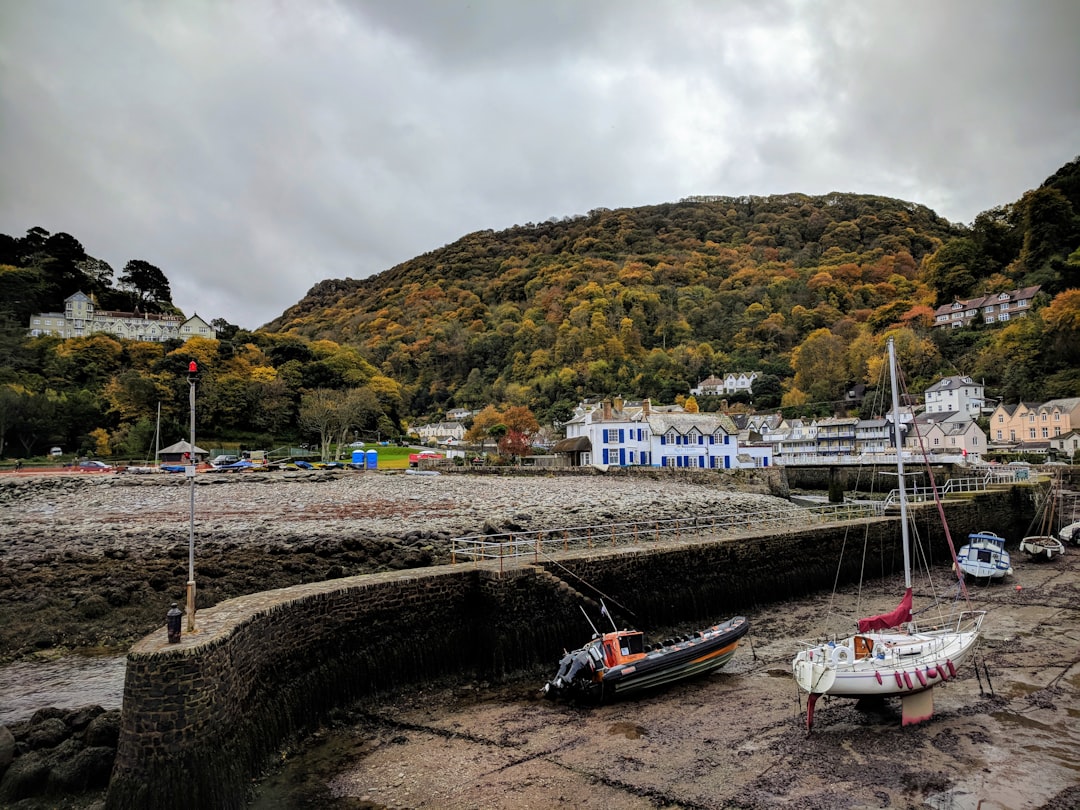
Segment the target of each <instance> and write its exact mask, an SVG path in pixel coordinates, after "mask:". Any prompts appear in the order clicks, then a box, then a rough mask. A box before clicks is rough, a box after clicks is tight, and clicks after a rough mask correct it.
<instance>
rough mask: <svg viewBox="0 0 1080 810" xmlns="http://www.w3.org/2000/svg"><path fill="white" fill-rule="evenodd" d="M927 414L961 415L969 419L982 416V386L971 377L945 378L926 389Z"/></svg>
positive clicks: (983, 401) (983, 403) (983, 400)
mask: <svg viewBox="0 0 1080 810" xmlns="http://www.w3.org/2000/svg"><path fill="white" fill-rule="evenodd" d="M925 395H926V412H927V413H963V414H966V415H967V416H968V417H969V418H971V419H977V418H979V416H980V415H981V414H982V409H983V406H984V405H985V399H984V397H983V384H982V383H977V382H975V381H974V380H973V379H971V377H945V378H944V379H941V380H938V381H937V382H936V383H934V384H933V385H931V386H930V387H929V388H927V389H926V392H925Z"/></svg>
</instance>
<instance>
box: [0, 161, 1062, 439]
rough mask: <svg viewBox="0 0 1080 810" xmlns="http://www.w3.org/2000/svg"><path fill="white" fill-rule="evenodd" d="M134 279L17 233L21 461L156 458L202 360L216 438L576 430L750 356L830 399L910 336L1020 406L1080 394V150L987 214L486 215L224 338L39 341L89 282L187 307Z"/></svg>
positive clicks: (720, 208)
mask: <svg viewBox="0 0 1080 810" xmlns="http://www.w3.org/2000/svg"><path fill="white" fill-rule="evenodd" d="M118 281H119V284H118V285H114V283H113V281H112V269H111V268H109V267H108V266H107V265H104V264H103V263H101V262H98V261H97V260H95V259H93V258H92V257H89V256H87V255H86V254H85V251H83V249H82V246H81V245H80V244H79V243H78V241H77V240H76V239H75V238H74V237H72V236H70V235H68V234H49V233H48V231H45V230H44V229H42V228H32V229H31V230H30V231H28V233H27V234H26V235H25V236H24V237H12V236H6V235H0V327H2V328H0V455H9V456H10V455H11V447H14V448H15V451H16V453H17V454H20V455H34V454H37V453H41V452H43V448H47V447H48V446H50V445H51V444H54V443H55V444H60V445H61V446H63V447H65V449H68V450H76V449H81V450H84V451H87V450H88V451H91V452H97V453H100V454H102V455H108V454H110V453H116V454H126V455H128V456H130V457H138V456H139V455H140V454H141V453H144V452H145V451H146V448H147V447H148V446H149V444H150V442H151V439H152V436H153V428H154V424H153V423H154V418H155V414H156V410H157V406H158V404H159V403H160V404H161V407H162V423H163V433H164V435H165V436H166V437H167V440H168V441H169V442H171V441H174V440H176V439H177V438H180V437H182V436H184V435H185V434H186V420H187V407H188V405H187V402H188V400H187V385H188V384H187V376H186V371H187V363H188V361H189V360H190V359H192V358H194V359H196V360H197V361H198V363H199V367H200V369H201V371H200V381H199V397H198V404H197V409H198V424H199V436H201V437H203V440H205V441H206V443H208V444H211V446H213V445H212V443H213V442H214V441H215V440H222V441H224V440H230V441H242V442H244V443H245V444H246V445H247V446H250V447H260V446H261V447H272V446H274V445H275V444H281V443H286V442H295V441H300V440H307V441H312V440H316V439H322V440H323V441H325V440H326V439H327V437H329V436H337V437H347V436H348V435H349V434H350V433H353V434H355V433H357V432H359V433H362V434H366V435H370V436H374V435H376V434H379V435H381V436H383V437H386V436H394V435H396V434H397V433H398V432H400V431H401V430H402V428H403V427H404V426H405V425H406V424H408V423H410V422H415V421H427V420H430V419H437V418H439V417H440V416H441V415H442V414H444V413H445V412H446V411H447V410H449V409H450V408H453V407H465V408H470V409H476V410H479V409H482V408H484V407H485V406H488V405H495V406H496V407H497V408H498V409H499V412H500V413H511V412H519V411H521V409H528V410H529V411H531V413H533V414H535V416H536V419H537V420H538V421H539V423H540V424H548V423H553V422H554V423H558V422H561V421H564V420H565V419H566V418H567V417H568V416H569V414H570V412H571V409H572V408H573V406H574V405H576V404H577V402H579V401H580V400H581V399H583V398H586V397H602V396H611V395H620V396H623V397H628V398H637V397H650V398H652V399H653V400H654V401H655V402H657V403H658V404H668V403H672V402H678V401H680V400H681V398H683V397H684V396H686V395H687V393H688V392H689V389H690V388H691V387H692V386H694V385H695V384H696V383H697V382H698V381H700V380H701V379H703V378H704V377H706V376H708V375H710V374H716V375H722V374H724V373H726V372H731V371H756V372H757V373H758V378H757V380H756V382H755V385H754V395H753V400H752V401H744V402H743V403H742V404H743V405H745V406H747V407H753V408H756V409H775V408H783V409H784V411H785V412H786V413H788V414H792V415H794V414H800V415H817V414H829V413H833V412H837V411H839V410H842V409H843V408H844V407H845V394H846V392H847V391H848V390H849V389H850V388H851V387H852V386H854V385H856V384H860V383H862V384H871V383H872V382H873V381H874V380H875V379H876V370H877V369H876V366H875V363H876V362H877V361H878V359H879V358H880V357H881V355H882V348H883V345H884V342H885V340H886V338H887V337H889V336H893V337H895V338H896V339H897V345H898V348H899V351H900V354H901V359H902V362H903V363H904V366H905V368H906V369H908V370H909V379H910V382H911V386H912V389H913V390H916V391H918V390H921V388H922V387H924V386H925V385H927V384H929V383H930V382H933V381H934V380H936V379H937V378H938V377H939V376H941V375H952V374H968V375H971V376H973V377H975V378H976V379H982V380H983V381H984V382H985V383H986V386H987V394H988V396H990V397H992V398H1000V399H1004V400H1005V401H1009V402H1016V401H1019V400H1022V399H1025V400H1029V401H1030V400H1043V399H1049V398H1052V397H1063V396H1080V160H1077V161H1073V162H1071V163H1069V164H1067V165H1066V166H1063V167H1062V168H1061V169H1060V170H1059V171H1058V172H1056V173H1055V174H1054V175H1053V176H1052V177H1050V178H1048V179H1047V180H1046V181H1045V182H1044V183H1043V184H1042V185H1041V186H1039V187H1038V188H1036V189H1033V190H1032V191H1029V192H1027V193H1026V194H1025V195H1023V197H1021V199H1019V200H1017V201H1016V202H1013V203H1010V204H1006V205H1002V206H999V207H997V208H993V209H990V210H988V211H985V212H983V213H982V214H980V215H979V216H978V217H977V218H976V220H975V222H974V223H972V225H971V226H970V227H966V226H960V225H956V224H953V223H949V222H947V221H945V220H943V219H941V218H940V217H938V216H937V215H936V214H935V213H934V212H933V211H931V210H930V209H928V208H926V207H925V206H921V205H917V204H913V203H908V202H903V201H900V200H894V199H888V198H883V197H877V196H871V195H858V194H839V193H837V194H829V195H824V196H819V197H811V196H806V195H801V194H786V195H777V196H770V197H737V198H736V197H701V198H691V199H686V200H682V201H680V202H677V203H668V204H663V205H654V206H645V207H640V208H628V209H619V210H608V209H597V210H594V211H590V212H589V213H588V214H584V215H581V216H574V217H566V218H564V219H562V220H558V221H555V220H551V221H548V222H543V223H539V224H534V223H528V224H526V225H522V226H516V227H513V228H510V229H507V230H504V231H499V232H495V231H481V232H477V233H472V234H469V235H467V236H464V237H463V238H461V239H460V240H458V241H456V242H454V243H453V244H450V245H447V246H445V247H443V248H440V249H439V250H434V251H431V252H429V253H426V254H424V255H422V256H418V257H416V258H415V259H412V260H411V261H408V262H404V263H403V264H400V265H398V266H396V267H393V268H391V269H389V270H387V271H385V272H383V273H380V274H378V275H375V276H372V277H370V278H367V279H363V280H354V279H344V280H328V281H323V282H320V283H319V284H317V285H316V286H315V287H313V288H312V290H311V291H310V292H309V293H308V294H307V296H305V298H304V299H303V300H301V301H300V302H298V303H297V304H296V305H295V306H293V307H291V308H289V309H288V310H287V311H286V312H285V313H283V314H282V316H281V317H280V318H278V319H276V320H274V321H273V322H272V323H270V324H268V325H267V326H265V327H264V328H262V329H260V330H256V331H253V332H249V331H246V330H240V329H237V328H236V327H235V326H231V325H229V324H227V323H225V322H224V321H220V320H217V321H215V322H214V325H215V326H216V327H217V328H218V330H219V331H218V337H219V339H218V340H203V339H198V338H196V339H193V340H190V341H188V342H187V343H180V342H179V341H174V342H166V343H158V344H148V343H135V342H131V341H126V340H119V339H116V338H112V337H110V336H108V335H105V334H100V333H99V334H95V335H92V336H90V337H85V338H74V339H70V340H61V339H58V338H55V337H38V338H29V337H27V333H26V324H27V323H28V320H27V319H28V318H29V315H30V314H31V313H33V312H38V311H43V310H47V309H51V308H53V307H55V302H56V301H57V300H63V297H64V296H66V295H69V294H70V293H71V292H74V291H75V290H77V289H82V290H83V291H88V292H91V293H93V294H94V295H95V296H96V297H97V299H98V301H99V305H100V306H103V307H104V306H109V307H116V308H122V309H128V308H133V305H138V306H139V307H140V308H141V309H142V311H148V312H152V311H170V307H172V304H171V301H170V300H169V299H170V293H169V284H168V280H167V278H166V277H165V274H164V273H163V272H161V271H160V270H158V269H157V268H155V267H154V266H153V265H150V264H149V263H148V262H142V261H137V262H136V261H133V262H129V263H128V265H127V266H125V268H124V272H123V275H122V276H121V277H120V278H119V279H118ZM1034 284H1038V285H1041V287H1042V293H1040V295H1039V296H1038V298H1037V300H1036V309H1035V311H1034V312H1033V313H1032V314H1031V315H1030V316H1029V317H1027V318H1024V319H1018V320H1013V321H1010V322H1008V323H1007V324H982V323H976V324H975V325H973V326H971V327H967V328H963V329H940V328H938V329H935V328H934V327H933V314H934V308H935V307H936V306H939V305H941V304H947V303H950V302H951V301H953V300H954V299H955V298H957V297H960V298H963V297H968V296H973V295H982V294H986V293H993V292H1000V291H1007V290H1012V289H1016V288H1018V287H1024V286H1029V285H1034ZM335 392H336V393H335ZM699 406H700V407H702V409H705V410H709V409H716V408H718V407H720V403H719V402H718V401H716V400H715V398H704V399H702V400H700V401H699ZM489 415H490V413H489ZM5 443H6V444H8V445H10V447H9V448H8V449H5Z"/></svg>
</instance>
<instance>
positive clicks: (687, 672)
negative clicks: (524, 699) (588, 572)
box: [543, 609, 750, 702]
mask: <svg viewBox="0 0 1080 810" xmlns="http://www.w3.org/2000/svg"><path fill="white" fill-rule="evenodd" d="M602 612H603V613H605V614H606V615H609V616H610V614H607V611H606V609H605V610H603V611H602ZM595 629H596V628H595V627H594V628H593V630H594V634H593V637H592V639H591V640H590V641H589V642H588V643H587V644H586V645H585V646H583V647H580V648H578V649H576V650H573V651H572V652H568V653H566V654H565V655H564V656H563V657H562V660H560V661H559V671H558V672H557V673H556V674H555V677H554V678H552V679H551V680H550V681H548V682H547V683H546V684H545V685H544V688H543V693H544V696H545V697H547V698H551V699H555V698H568V699H571V700H580V701H589V702H603V701H607V700H613V699H616V698H622V697H626V696H628V695H633V694H637V693H639V692H642V691H645V690H647V689H654V688H656V687H660V686H666V685H668V684H671V683H675V682H676V681H681V680H683V679H685V678H692V677H696V676H698V675H704V674H706V673H708V672H713V671H715V670H717V669H720V668H721V667H723V666H724V665H725V664H726V663H727V662H728V661H730V660H731V657H732V656H733V655H735V649H736V647H737V646H738V644H739V639H741V638H742V637H743V636H745V635H746V633H747V632H748V631H749V630H750V622H749V621H748V620H747V619H746V618H745V617H744V616H735V617H733V618H731V619H728V620H727V621H726V622H722V623H721V624H716V625H713V626H712V627H707V628H705V629H704V630H698V631H697V632H696V633H693V634H691V635H687V636H682V637H680V638H674V639H668V640H666V641H664V642H663V643H662V644H656V645H646V644H645V635H644V633H642V632H641V631H640V630H612V631H611V632H609V633H603V634H600V633H597V632H595Z"/></svg>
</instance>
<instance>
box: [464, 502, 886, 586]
mask: <svg viewBox="0 0 1080 810" xmlns="http://www.w3.org/2000/svg"><path fill="white" fill-rule="evenodd" d="M884 509H885V504H884V502H883V501H876V502H861V503H842V504H828V505H823V506H811V507H805V508H801V507H794V506H793V507H791V508H789V509H777V510H772V511H764V512H747V513H740V514H734V515H730V514H728V515H697V516H694V517H685V518H663V519H655V520H633V521H624V522H621V523H603V524H594V525H590V526H567V527H564V528H560V529H540V530H533V531H519V532H505V533H502V534H473V535H467V536H464V537H455V538H454V539H453V540H452V541H451V549H450V561H451V562H452V563H458V562H467V561H472V562H474V563H480V562H490V561H497V562H498V563H499V570H500V571H501V570H502V567H503V565H504V564H518V563H521V562H524V561H531V562H539V561H540V559H541V558H543V557H546V556H549V555H551V554H554V553H555V552H558V551H570V550H581V549H590V548H596V549H599V548H619V547H624V548H630V547H634V546H642V545H655V544H659V543H662V542H672V541H676V540H681V539H686V538H698V537H701V536H702V535H705V534H709V535H716V534H724V533H731V534H734V533H738V532H746V531H755V532H756V531H761V530H766V531H769V532H771V533H774V534H775V533H779V532H792V533H794V532H797V531H802V530H803V529H805V528H806V527H807V526H811V525H822V524H828V523H839V522H842V521H846V520H856V519H859V518H869V517H880V516H881V515H882V514H883V513H884Z"/></svg>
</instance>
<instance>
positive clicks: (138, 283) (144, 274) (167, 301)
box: [119, 259, 172, 312]
mask: <svg viewBox="0 0 1080 810" xmlns="http://www.w3.org/2000/svg"><path fill="white" fill-rule="evenodd" d="M119 282H120V285H121V288H122V289H124V290H126V291H127V292H128V293H129V294H130V296H131V305H132V309H135V308H138V309H140V310H142V311H143V312H161V311H162V309H163V308H164V307H166V305H168V306H171V305H172V288H171V287H170V286H169V279H168V278H166V277H165V274H164V273H163V272H161V269H160V268H158V267H155V266H154V265H152V264H150V262H147V261H143V260H142V259H132V260H131V261H129V262H128V263H127V264H125V265H124V272H123V273H122V274H121V275H120V278H119Z"/></svg>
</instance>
